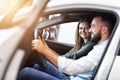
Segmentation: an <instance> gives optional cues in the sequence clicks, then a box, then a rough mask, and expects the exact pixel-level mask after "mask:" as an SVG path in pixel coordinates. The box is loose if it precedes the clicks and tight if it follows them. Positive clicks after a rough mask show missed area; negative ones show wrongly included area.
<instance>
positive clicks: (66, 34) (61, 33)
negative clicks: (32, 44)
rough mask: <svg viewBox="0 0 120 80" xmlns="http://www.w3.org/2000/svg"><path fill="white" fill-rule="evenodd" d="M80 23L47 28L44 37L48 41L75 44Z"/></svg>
mask: <svg viewBox="0 0 120 80" xmlns="http://www.w3.org/2000/svg"><path fill="white" fill-rule="evenodd" d="M77 23H78V22H69V23H64V24H59V25H55V26H51V27H48V28H45V29H44V30H43V33H42V36H43V37H44V38H45V39H46V40H51V41H55V42H60V43H68V44H75V31H76V28H77Z"/></svg>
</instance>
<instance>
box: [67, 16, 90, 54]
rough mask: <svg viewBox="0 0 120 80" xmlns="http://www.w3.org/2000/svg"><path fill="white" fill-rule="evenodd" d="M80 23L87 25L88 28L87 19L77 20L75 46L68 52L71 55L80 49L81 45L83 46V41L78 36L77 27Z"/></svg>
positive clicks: (88, 22)
mask: <svg viewBox="0 0 120 80" xmlns="http://www.w3.org/2000/svg"><path fill="white" fill-rule="evenodd" d="M82 22H86V23H87V24H88V26H89V27H90V21H89V20H88V19H86V18H84V19H80V20H79V22H78V25H77V29H76V34H75V46H74V47H73V48H72V49H71V50H70V51H69V52H71V53H72V52H75V51H78V50H79V49H80V48H81V47H82V45H83V44H84V40H83V38H82V37H81V36H80V34H79V25H80V23H82Z"/></svg>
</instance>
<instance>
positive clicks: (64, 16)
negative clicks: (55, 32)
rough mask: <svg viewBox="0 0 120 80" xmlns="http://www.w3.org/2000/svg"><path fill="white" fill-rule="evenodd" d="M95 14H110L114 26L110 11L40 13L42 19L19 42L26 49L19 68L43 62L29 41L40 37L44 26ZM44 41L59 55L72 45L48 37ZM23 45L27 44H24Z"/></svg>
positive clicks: (73, 20)
mask: <svg viewBox="0 0 120 80" xmlns="http://www.w3.org/2000/svg"><path fill="white" fill-rule="evenodd" d="M58 14H59V15H58ZM97 14H104V15H106V14H107V15H110V17H112V20H113V26H115V22H116V15H114V14H113V13H110V12H99V11H94V10H93V11H84V10H83V11H78V12H76V11H73V12H71V11H67V12H59V13H58V12H56V13H50V14H44V15H42V16H41V18H42V19H43V20H42V21H39V22H38V24H37V25H36V27H35V28H34V31H33V33H31V32H27V33H26V34H25V36H24V38H23V40H22V41H21V43H20V48H24V50H26V54H25V55H26V56H25V58H24V59H25V60H23V63H22V66H21V68H23V67H26V66H29V67H32V66H33V64H35V63H40V64H43V63H44V60H46V59H45V58H43V57H42V58H41V55H40V54H38V53H37V52H36V51H32V50H31V45H30V44H31V41H32V40H33V39H37V38H38V37H39V36H40V37H42V32H43V30H45V29H46V28H50V27H51V26H58V25H60V24H64V23H70V22H78V21H79V20H80V19H82V18H85V17H87V18H88V19H90V20H91V19H92V17H93V16H95V15H97ZM51 15H52V16H53V17H52V18H51ZM55 15H57V16H55ZM28 31H31V30H28ZM113 32H114V31H113ZM112 35H113V34H112ZM112 35H111V37H112ZM26 36H27V37H26ZM28 40H29V41H28ZM45 41H46V43H47V45H48V46H49V47H50V48H51V49H53V50H55V51H56V52H58V53H60V55H63V54H65V53H66V52H68V51H69V50H71V49H72V47H73V46H74V45H71V44H67V43H60V42H57V41H55V40H49V39H48V40H45ZM25 45H27V46H25Z"/></svg>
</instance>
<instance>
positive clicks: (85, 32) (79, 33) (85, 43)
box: [63, 19, 95, 59]
mask: <svg viewBox="0 0 120 80" xmlns="http://www.w3.org/2000/svg"><path fill="white" fill-rule="evenodd" d="M89 28H90V22H89V21H88V20H87V19H81V20H80V21H79V23H78V26H77V29H76V37H75V43H76V44H75V46H74V47H73V49H72V50H70V51H69V52H68V53H66V54H64V55H63V56H65V57H67V58H71V59H78V58H80V57H82V56H85V55H87V53H88V52H89V51H90V50H91V49H92V48H93V46H94V45H95V43H93V42H91V41H90V33H89Z"/></svg>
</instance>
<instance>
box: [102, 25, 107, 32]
mask: <svg viewBox="0 0 120 80" xmlns="http://www.w3.org/2000/svg"><path fill="white" fill-rule="evenodd" d="M106 32H108V27H107V26H103V27H102V34H105V33H106Z"/></svg>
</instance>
